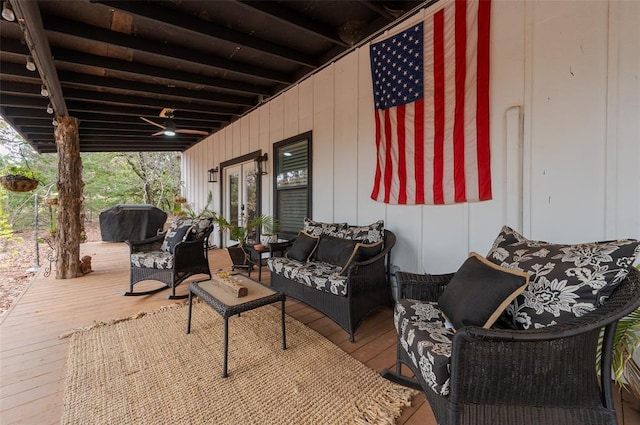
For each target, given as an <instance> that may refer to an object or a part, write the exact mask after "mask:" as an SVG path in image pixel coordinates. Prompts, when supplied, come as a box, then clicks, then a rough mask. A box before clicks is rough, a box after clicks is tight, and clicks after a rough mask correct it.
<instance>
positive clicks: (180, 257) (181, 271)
mask: <svg viewBox="0 0 640 425" xmlns="http://www.w3.org/2000/svg"><path fill="white" fill-rule="evenodd" d="M212 230H213V224H212V222H211V220H209V219H200V218H191V217H180V218H177V219H176V220H174V222H173V223H172V224H171V227H169V230H167V231H166V232H165V233H161V234H159V235H158V236H155V237H152V238H149V239H145V240H142V241H127V244H128V245H129V250H130V253H129V258H130V264H131V278H130V283H129V291H127V292H125V293H124V295H128V296H132V295H150V294H154V293H156V292H158V291H162V290H165V289H168V288H171V295H170V296H169V297H168V298H169V299H177V298H186V297H187V295H180V296H177V295H176V286H178V285H179V284H180V283H182V282H183V281H184V280H185V279H187V278H189V277H191V276H194V275H196V274H205V275H208V276H209V277H211V271H210V269H209V256H208V239H209V235H210V234H211V231H212ZM145 280H157V281H160V282H162V283H164V286H161V287H159V288H156V289H152V290H148V291H138V292H136V291H134V288H133V286H134V285H135V284H137V283H139V282H142V281H145Z"/></svg>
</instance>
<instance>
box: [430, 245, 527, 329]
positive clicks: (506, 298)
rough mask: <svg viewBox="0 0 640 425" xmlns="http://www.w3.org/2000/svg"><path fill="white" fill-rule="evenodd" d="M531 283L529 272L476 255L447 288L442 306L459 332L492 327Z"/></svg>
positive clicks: (466, 262) (440, 302)
mask: <svg viewBox="0 0 640 425" xmlns="http://www.w3.org/2000/svg"><path fill="white" fill-rule="evenodd" d="M528 284H529V274H528V273H526V272H522V271H518V270H513V269H508V268H506V267H501V266H498V265H496V264H494V263H492V262H490V261H489V260H487V259H486V258H484V257H482V256H481V255H478V254H476V253H475V252H472V253H471V254H469V258H467V259H466V261H465V262H464V263H463V264H462V266H461V267H460V269H459V270H458V271H457V272H456V274H455V275H454V276H453V278H452V279H451V281H450V282H449V284H448V285H447V286H446V288H445V290H444V292H443V293H442V295H441V296H440V298H439V299H438V306H439V308H440V310H441V311H442V313H443V314H444V315H445V316H446V317H447V319H448V320H449V321H450V322H451V323H452V324H453V326H454V327H455V328H456V329H460V328H462V327H464V326H482V327H483V328H490V327H491V325H493V323H494V322H495V321H496V320H497V319H498V317H500V315H501V314H502V312H503V311H504V310H505V309H506V308H507V306H508V305H509V303H511V302H512V301H513V300H514V299H515V298H516V297H517V296H518V295H519V294H521V293H522V292H523V291H524V290H525V288H526V287H527V285H528Z"/></svg>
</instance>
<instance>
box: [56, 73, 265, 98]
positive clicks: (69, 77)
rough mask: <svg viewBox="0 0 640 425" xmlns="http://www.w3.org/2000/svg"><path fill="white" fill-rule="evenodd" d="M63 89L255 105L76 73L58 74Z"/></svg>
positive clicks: (192, 92)
mask: <svg viewBox="0 0 640 425" xmlns="http://www.w3.org/2000/svg"><path fill="white" fill-rule="evenodd" d="M58 76H59V78H60V81H61V85H62V86H63V87H72V86H73V87H75V86H78V85H81V86H83V87H84V89H85V90H86V89H89V90H95V91H108V90H109V89H116V90H126V91H128V92H131V94H132V95H136V94H140V93H143V94H146V93H154V94H158V95H167V96H171V97H175V98H183V99H185V100H189V99H198V100H203V101H207V102H215V103H222V104H227V105H235V106H248V107H251V106H253V105H255V103H256V102H255V100H254V99H250V98H248V97H243V96H233V95H228V94H218V93H212V92H210V91H204V90H188V89H182V88H176V87H166V86H162V85H159V84H149V83H142V82H139V81H126V80H121V79H117V78H113V77H111V78H107V77H96V76H94V75H88V74H81V73H78V72H68V71H67V72H60V73H59V74H58Z"/></svg>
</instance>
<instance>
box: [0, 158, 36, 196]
mask: <svg viewBox="0 0 640 425" xmlns="http://www.w3.org/2000/svg"><path fill="white" fill-rule="evenodd" d="M0 174H2V177H0V183H1V184H2V186H4V188H5V189H7V190H10V191H12V192H30V191H32V190H34V189H35V188H36V187H38V184H39V183H40V178H39V175H38V174H37V173H36V172H34V171H33V170H31V168H29V167H28V166H21V165H15V164H12V165H7V166H6V167H5V168H4V169H3V170H2V172H0Z"/></svg>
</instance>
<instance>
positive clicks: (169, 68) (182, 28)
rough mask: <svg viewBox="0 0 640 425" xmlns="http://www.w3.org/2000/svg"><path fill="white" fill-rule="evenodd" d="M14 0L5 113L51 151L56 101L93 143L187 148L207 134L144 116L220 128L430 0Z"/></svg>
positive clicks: (4, 53)
mask: <svg viewBox="0 0 640 425" xmlns="http://www.w3.org/2000/svg"><path fill="white" fill-rule="evenodd" d="M10 3H11V5H12V6H13V10H14V11H15V14H16V20H15V21H14V22H9V21H6V20H2V25H0V87H1V91H0V114H2V116H3V117H4V118H5V119H6V120H7V121H8V122H9V123H11V125H12V126H13V127H14V128H15V129H16V130H17V131H18V132H19V133H20V134H21V135H22V136H23V137H24V138H25V139H26V140H27V141H28V142H29V143H30V144H31V145H32V146H33V147H34V148H35V149H36V150H37V151H39V152H41V153H46V152H55V151H56V146H55V141H54V134H53V132H54V127H53V125H52V119H53V115H49V114H48V113H47V111H46V109H47V105H48V104H49V102H51V103H52V106H53V107H54V108H55V114H56V115H66V114H67V113H68V115H70V116H73V117H76V118H78V119H79V120H80V122H81V124H80V149H81V151H83V152H91V151H94V152H95V151H184V150H185V149H187V148H188V147H190V146H192V145H194V144H195V143H197V142H198V141H199V140H201V139H202V138H203V137H205V136H204V135H203V134H204V133H203V134H180V133H178V134H176V136H174V137H170V136H166V135H157V136H152V134H153V133H155V132H156V131H159V130H161V129H160V128H159V127H156V126H154V125H152V124H150V123H148V122H145V121H144V120H142V119H141V117H144V118H146V119H148V120H152V121H155V122H157V123H159V124H163V125H164V123H165V120H166V119H167V118H166V117H165V118H163V117H160V114H161V111H162V110H163V109H164V108H170V109H174V110H175V111H174V112H173V116H174V119H173V121H174V122H175V125H176V127H177V128H178V129H191V130H199V131H202V132H205V133H209V134H211V133H214V132H216V131H217V130H219V129H221V128H222V127H224V126H226V125H228V124H229V123H230V122H233V121H234V120H236V119H237V118H238V117H239V116H240V115H242V114H243V113H245V112H247V111H248V110H250V109H252V108H254V107H255V106H257V105H259V104H260V103H261V102H263V101H265V100H267V99H268V98H269V97H271V96H273V95H275V94H277V93H279V92H280V91H282V90H283V89H285V88H287V87H289V86H291V85H293V84H295V83H296V82H297V81H299V80H300V79H301V78H302V77H304V76H305V75H308V74H309V73H311V72H313V71H314V70H316V69H317V68H319V67H321V66H322V65H323V64H326V63H327V62H330V61H331V60H333V59H335V58H336V57H337V56H339V55H340V54H342V53H343V52H345V51H346V50H348V49H349V48H350V47H351V46H352V45H354V44H356V43H358V42H359V41H361V40H363V39H366V38H367V37H368V36H370V35H372V34H374V33H376V32H377V31H379V30H380V29H382V28H384V27H385V26H387V25H389V24H391V23H392V22H394V21H396V20H398V19H400V18H401V17H402V16H403V15H405V14H406V13H407V12H409V11H411V10H412V9H415V8H416V7H418V6H420V5H421V4H422V3H425V2H423V1H421V0H406V1H366V0H359V1H323V0H309V1H304V0H299V1H238V0H228V1H204V0H203V1H183V0H170V1H102V0H95V1H86V0H85V1H82V0H80V1H70V0H58V1H55V0H46V1H45V0H39V1H37V2H36V1H34V2H32V3H31V2H29V1H25V0H10ZM30 3H31V4H30ZM39 18H41V22H40V19H39ZM19 21H20V23H19ZM25 34H27V37H25ZM25 40H26V42H25ZM29 55H32V56H33V57H34V59H35V62H36V63H37V65H38V69H37V70H36V71H35V72H31V71H28V70H27V69H26V68H25V63H26V60H27V57H28V56H29ZM56 74H57V75H56ZM43 81H45V82H47V85H48V87H47V88H48V89H49V93H50V94H49V97H43V96H41V94H40V91H41V84H42V83H43ZM165 115H166V114H165Z"/></svg>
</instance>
